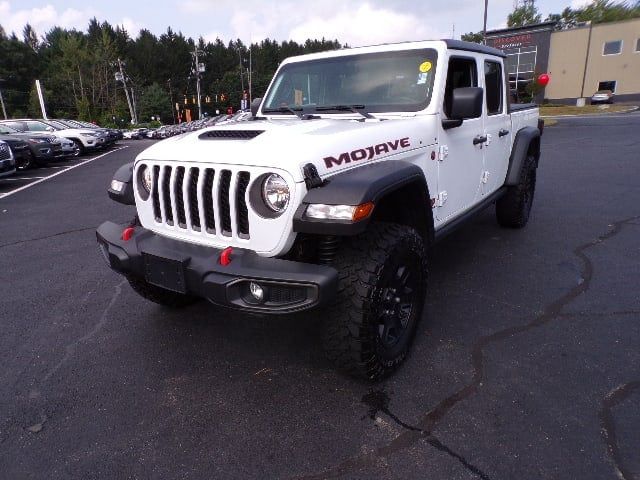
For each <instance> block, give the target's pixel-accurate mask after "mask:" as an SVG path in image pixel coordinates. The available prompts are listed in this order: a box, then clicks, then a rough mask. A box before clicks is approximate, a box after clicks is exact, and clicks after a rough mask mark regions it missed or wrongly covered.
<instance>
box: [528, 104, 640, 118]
mask: <svg viewBox="0 0 640 480" xmlns="http://www.w3.org/2000/svg"><path fill="white" fill-rule="evenodd" d="M637 110H640V106H632V107H630V108H628V109H627V110H620V111H618V112H602V113H597V112H592V113H579V114H574V115H540V118H543V119H544V118H548V119H553V118H571V117H587V116H589V115H592V116H593V115H595V116H606V115H622V114H625V113H631V112H635V111H637Z"/></svg>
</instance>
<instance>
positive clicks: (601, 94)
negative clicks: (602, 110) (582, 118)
mask: <svg viewBox="0 0 640 480" xmlns="http://www.w3.org/2000/svg"><path fill="white" fill-rule="evenodd" d="M613 96H614V93H613V92H612V91H611V90H598V91H597V92H596V93H594V94H593V95H591V105H596V104H598V103H613Z"/></svg>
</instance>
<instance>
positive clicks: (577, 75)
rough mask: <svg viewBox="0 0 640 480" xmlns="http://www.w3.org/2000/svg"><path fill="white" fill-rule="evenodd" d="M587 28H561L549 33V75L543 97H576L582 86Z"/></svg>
mask: <svg viewBox="0 0 640 480" xmlns="http://www.w3.org/2000/svg"><path fill="white" fill-rule="evenodd" d="M588 40H589V28H576V29H573V30H563V31H559V32H553V33H552V34H551V47H550V48H549V75H550V76H551V81H550V82H549V84H548V85H547V87H546V88H545V92H544V94H545V95H544V96H545V98H549V99H553V98H577V97H579V96H580V90H581V88H582V77H583V75H584V63H585V60H586V59H587V43H588Z"/></svg>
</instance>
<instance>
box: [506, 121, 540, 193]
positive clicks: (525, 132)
mask: <svg viewBox="0 0 640 480" xmlns="http://www.w3.org/2000/svg"><path fill="white" fill-rule="evenodd" d="M539 138H540V130H539V129H537V128H535V127H524V128H521V129H520V130H518V133H517V134H516V138H515V140H514V141H513V147H512V148H511V156H510V157H509V169H508V170H507V177H506V179H505V182H504V184H505V185H506V186H513V185H517V184H518V182H519V181H520V171H521V170H522V165H524V161H525V159H526V158H527V152H528V151H529V145H531V142H533V141H535V140H536V139H539ZM536 160H537V159H536Z"/></svg>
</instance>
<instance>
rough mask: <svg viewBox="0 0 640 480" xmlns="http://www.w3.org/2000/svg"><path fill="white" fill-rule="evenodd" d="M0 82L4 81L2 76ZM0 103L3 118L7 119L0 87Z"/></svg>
mask: <svg viewBox="0 0 640 480" xmlns="http://www.w3.org/2000/svg"><path fill="white" fill-rule="evenodd" d="M0 82H4V78H0ZM0 104H2V114H3V115H4V119H5V120H6V119H7V109H6V108H5V106H4V98H2V89H1V88H0Z"/></svg>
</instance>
